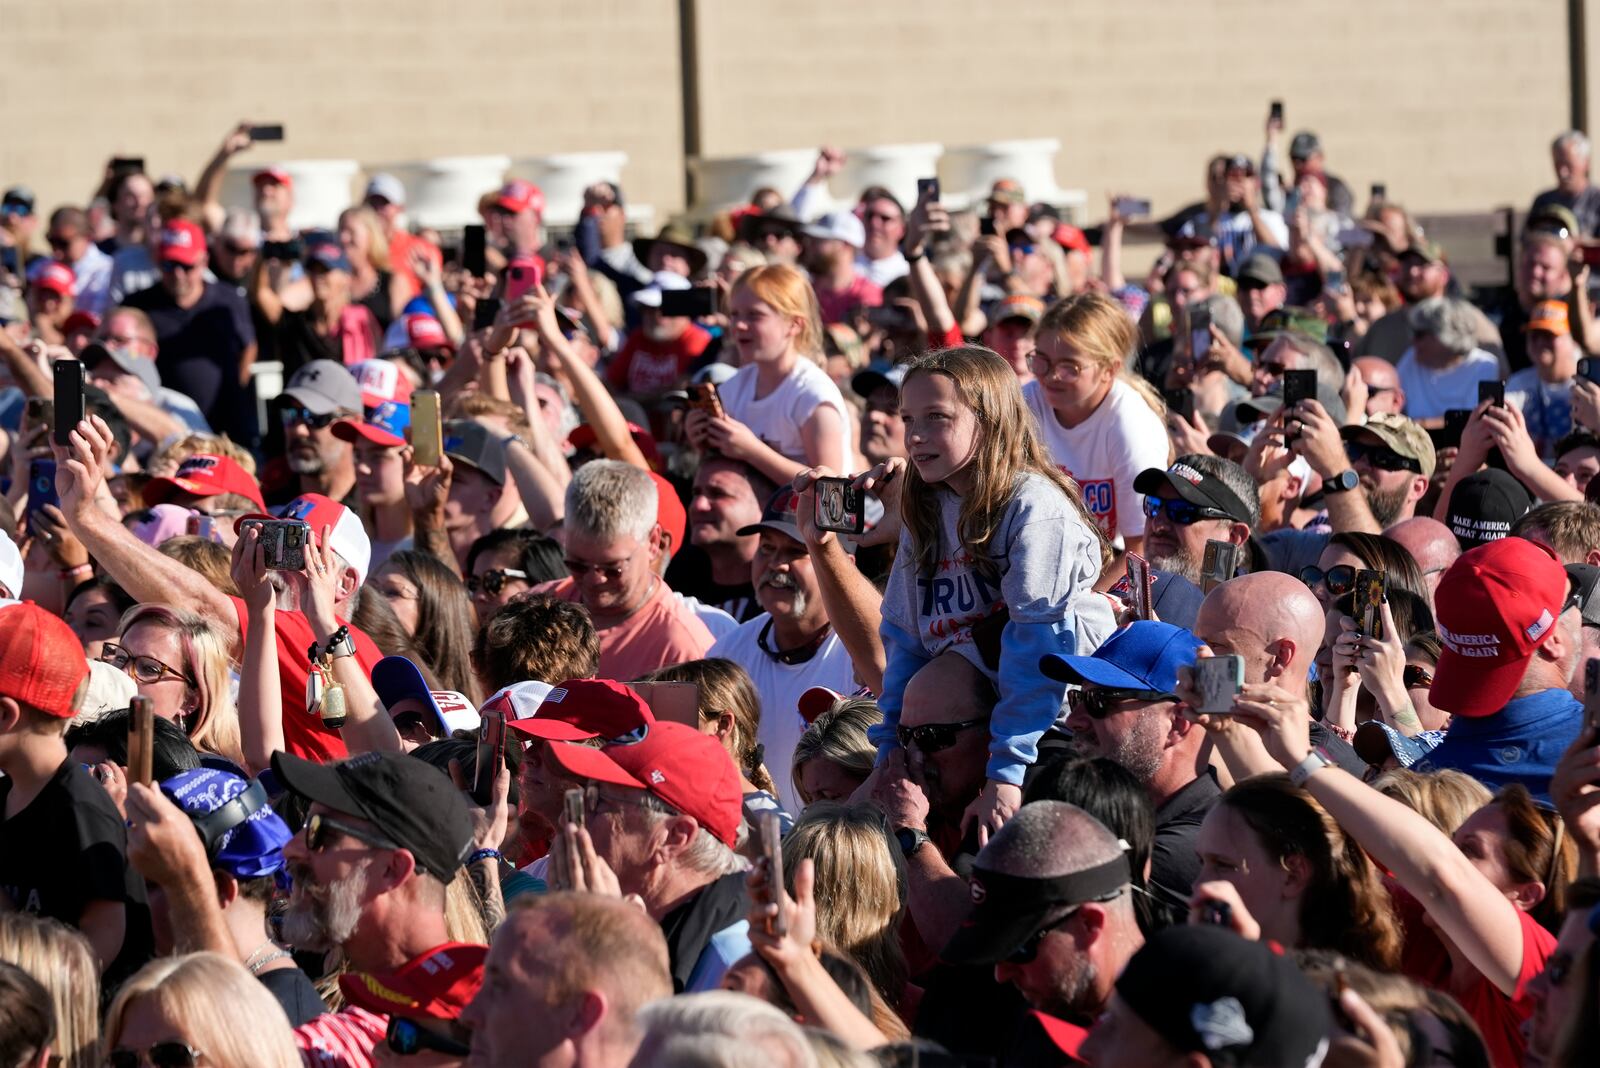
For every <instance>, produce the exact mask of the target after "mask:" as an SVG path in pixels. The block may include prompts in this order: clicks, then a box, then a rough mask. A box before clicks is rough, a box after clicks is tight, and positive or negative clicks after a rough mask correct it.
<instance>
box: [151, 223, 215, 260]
mask: <svg viewBox="0 0 1600 1068" xmlns="http://www.w3.org/2000/svg"><path fill="white" fill-rule="evenodd" d="M205 254H206V235H205V232H204V231H203V230H201V229H200V227H198V226H196V225H195V224H194V223H192V222H190V221H189V220H188V219H173V220H172V221H171V222H169V223H167V225H166V226H165V227H163V228H162V230H161V249H160V252H159V253H158V254H157V257H156V258H157V259H160V260H173V261H175V262H177V263H181V264H183V265H184V266H185V267H193V266H194V265H195V264H197V263H199V262H200V261H201V260H202V259H204V258H205Z"/></svg>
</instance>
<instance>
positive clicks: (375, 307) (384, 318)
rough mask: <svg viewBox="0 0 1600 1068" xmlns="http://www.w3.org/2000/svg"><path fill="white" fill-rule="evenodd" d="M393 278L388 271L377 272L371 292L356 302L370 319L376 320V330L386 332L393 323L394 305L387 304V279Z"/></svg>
mask: <svg viewBox="0 0 1600 1068" xmlns="http://www.w3.org/2000/svg"><path fill="white" fill-rule="evenodd" d="M391 277H393V276H392V275H391V274H390V273H389V272H388V271H379V272H378V282H377V284H376V285H374V286H373V287H372V292H370V293H368V294H367V295H366V296H364V297H362V298H361V299H360V300H358V301H356V303H357V304H360V305H362V306H364V307H365V308H366V309H367V310H368V311H369V312H371V313H372V317H373V318H374V319H376V320H378V329H379V330H387V329H389V324H390V323H392V322H394V305H393V304H390V303H389V279H390V278H391Z"/></svg>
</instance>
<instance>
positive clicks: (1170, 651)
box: [1039, 619, 1200, 693]
mask: <svg viewBox="0 0 1600 1068" xmlns="http://www.w3.org/2000/svg"><path fill="white" fill-rule="evenodd" d="M1199 648H1200V639H1199V638H1196V637H1195V636H1194V635H1193V634H1191V633H1190V632H1189V631H1187V630H1184V629H1183V628H1182V627H1175V626H1173V625H1172V624H1171V623H1158V622H1156V621H1155V620H1151V619H1140V620H1135V621H1134V622H1133V623H1131V624H1129V625H1128V626H1126V627H1123V628H1122V629H1121V630H1119V631H1117V632H1116V633H1115V634H1113V635H1111V637H1109V638H1107V639H1106V640H1105V641H1104V642H1102V643H1101V644H1100V648H1098V649H1096V650H1095V651H1094V654H1093V655H1092V656H1064V655H1062V654H1061V653H1051V654H1050V655H1049V656H1046V657H1041V658H1040V660H1039V670H1040V671H1042V672H1044V673H1045V675H1047V676H1048V677H1050V678H1052V679H1055V680H1057V681H1058V682H1076V683H1081V684H1084V685H1088V686H1101V687H1104V688H1106V689H1108V690H1150V691H1152V692H1154V693H1172V692H1173V691H1174V690H1175V689H1176V688H1177V685H1178V669H1179V668H1180V667H1188V666H1189V665H1190V664H1193V663H1194V657H1195V650H1197V649H1199Z"/></svg>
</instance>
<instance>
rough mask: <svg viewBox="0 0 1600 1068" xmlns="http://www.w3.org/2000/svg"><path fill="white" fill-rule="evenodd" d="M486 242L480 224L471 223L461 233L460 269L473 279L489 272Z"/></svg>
mask: <svg viewBox="0 0 1600 1068" xmlns="http://www.w3.org/2000/svg"><path fill="white" fill-rule="evenodd" d="M487 256H488V240H487V237H486V236H485V232H484V228H483V226H482V225H481V224H478V223H472V224H471V225H469V226H467V227H466V228H464V229H463V230H462V231H461V268H462V270H464V271H466V272H467V273H468V274H470V275H472V276H473V277H474V278H481V277H483V275H484V274H485V272H487V271H488V270H489V264H488V258H487Z"/></svg>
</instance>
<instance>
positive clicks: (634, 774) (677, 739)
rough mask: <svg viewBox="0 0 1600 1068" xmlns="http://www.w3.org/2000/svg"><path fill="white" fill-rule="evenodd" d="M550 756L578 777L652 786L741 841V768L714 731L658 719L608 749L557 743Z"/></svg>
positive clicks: (730, 843)
mask: <svg viewBox="0 0 1600 1068" xmlns="http://www.w3.org/2000/svg"><path fill="white" fill-rule="evenodd" d="M550 759H551V760H553V761H555V763H556V766H557V767H559V768H560V769H561V770H562V771H564V772H566V773H567V774H568V775H570V776H571V777H573V778H575V779H591V780H593V781H595V782H606V783H611V784H612V785H614V786H626V787H630V788H632V789H635V790H647V791H649V792H650V793H651V794H654V795H655V796H656V797H658V798H660V799H661V800H663V801H665V802H666V803H667V804H669V805H671V806H672V807H673V808H675V809H677V810H678V811H679V812H682V813H683V814H684V815H686V816H693V817H694V818H695V819H696V820H697V821H699V823H700V826H702V827H704V828H705V829H706V830H708V831H710V832H711V836H712V837H713V838H715V839H717V841H719V842H721V843H722V844H723V845H725V846H727V847H728V848H729V849H734V848H736V847H737V843H738V840H739V820H740V819H741V817H742V814H743V811H744V793H743V789H742V786H741V783H740V780H739V769H738V768H736V767H734V766H733V758H732V757H731V756H729V755H728V751H727V750H726V749H724V748H722V743H721V742H719V741H717V738H716V735H714V734H701V733H700V732H699V731H697V730H695V729H694V728H693V727H690V726H688V725H687V724H683V723H671V722H667V721H664V720H657V721H656V722H655V723H653V724H651V726H650V728H649V730H647V731H646V732H645V736H644V738H643V739H642V740H641V741H638V742H614V743H612V744H610V745H607V746H606V747H605V748H603V749H594V748H592V747H590V746H587V745H572V744H570V743H569V744H566V745H552V746H551V747H550Z"/></svg>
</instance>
